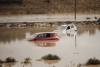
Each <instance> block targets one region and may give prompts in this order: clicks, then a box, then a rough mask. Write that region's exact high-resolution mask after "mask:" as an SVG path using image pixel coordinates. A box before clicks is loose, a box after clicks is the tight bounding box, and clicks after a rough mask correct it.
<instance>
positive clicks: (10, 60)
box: [5, 57, 16, 62]
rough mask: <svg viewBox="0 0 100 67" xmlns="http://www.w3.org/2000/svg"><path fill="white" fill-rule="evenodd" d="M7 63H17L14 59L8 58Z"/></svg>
mask: <svg viewBox="0 0 100 67" xmlns="http://www.w3.org/2000/svg"><path fill="white" fill-rule="evenodd" d="M5 62H16V60H15V59H14V58H12V57H8V58H6V61H5Z"/></svg>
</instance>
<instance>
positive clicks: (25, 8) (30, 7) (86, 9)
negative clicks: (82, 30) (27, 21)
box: [0, 0, 100, 14]
mask: <svg viewBox="0 0 100 67" xmlns="http://www.w3.org/2000/svg"><path fill="white" fill-rule="evenodd" d="M76 1H77V6H76V7H77V13H83V14H84V13H94V14H95V13H100V9H99V8H100V0H76ZM74 5H75V4H74V0H23V2H22V3H21V4H18V3H10V4H8V3H6V4H0V14H58V13H74Z"/></svg>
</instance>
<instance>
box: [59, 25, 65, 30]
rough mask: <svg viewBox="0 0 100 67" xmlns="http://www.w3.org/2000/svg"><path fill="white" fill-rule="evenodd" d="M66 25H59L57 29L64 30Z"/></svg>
mask: <svg viewBox="0 0 100 67" xmlns="http://www.w3.org/2000/svg"><path fill="white" fill-rule="evenodd" d="M66 27H67V26H59V27H58V28H57V30H65V29H66Z"/></svg>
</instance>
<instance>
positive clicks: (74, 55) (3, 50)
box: [0, 27, 100, 67]
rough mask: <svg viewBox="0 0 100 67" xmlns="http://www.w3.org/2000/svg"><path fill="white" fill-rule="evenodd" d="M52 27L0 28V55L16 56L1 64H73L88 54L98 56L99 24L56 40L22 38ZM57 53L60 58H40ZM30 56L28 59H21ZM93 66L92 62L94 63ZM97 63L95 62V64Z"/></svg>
mask: <svg viewBox="0 0 100 67" xmlns="http://www.w3.org/2000/svg"><path fill="white" fill-rule="evenodd" d="M54 29H56V28H49V27H46V28H45V27H44V28H39V27H37V28H35V27H33V28H25V29H21V28H0V59H1V60H3V61H4V60H5V59H6V58H8V57H13V58H15V59H16V61H18V62H16V63H13V64H7V63H3V64H0V65H2V67H5V66H7V65H8V67H10V66H11V67H77V66H78V64H80V63H81V64H84V63H86V62H87V60H88V59H90V58H94V57H95V58H97V59H100V52H99V51H100V37H99V36H100V28H89V27H86V28H78V31H76V32H74V33H67V34H66V36H62V37H60V40H59V41H57V42H52V43H47V42H39V43H35V42H29V41H27V40H26V39H25V38H26V37H27V36H29V35H31V34H34V33H37V32H47V31H53V30H54ZM48 54H53V55H57V56H59V58H60V60H50V61H47V60H41V59H40V58H42V57H43V56H45V55H48ZM25 58H30V59H31V60H30V62H29V63H23V62H24V60H25ZM94 67H95V66H94ZM97 67H99V66H97Z"/></svg>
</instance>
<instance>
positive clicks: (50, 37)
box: [28, 32, 59, 42]
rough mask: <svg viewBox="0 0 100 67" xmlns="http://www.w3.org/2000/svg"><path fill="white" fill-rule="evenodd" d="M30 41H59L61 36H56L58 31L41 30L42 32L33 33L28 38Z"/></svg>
mask: <svg viewBox="0 0 100 67" xmlns="http://www.w3.org/2000/svg"><path fill="white" fill-rule="evenodd" d="M28 40H29V41H35V42H36V41H39V42H40V41H42V42H43V41H51V42H52V41H58V40H59V38H58V37H57V36H56V33H54V32H40V33H35V34H33V35H31V36H30V37H29V38H28Z"/></svg>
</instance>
